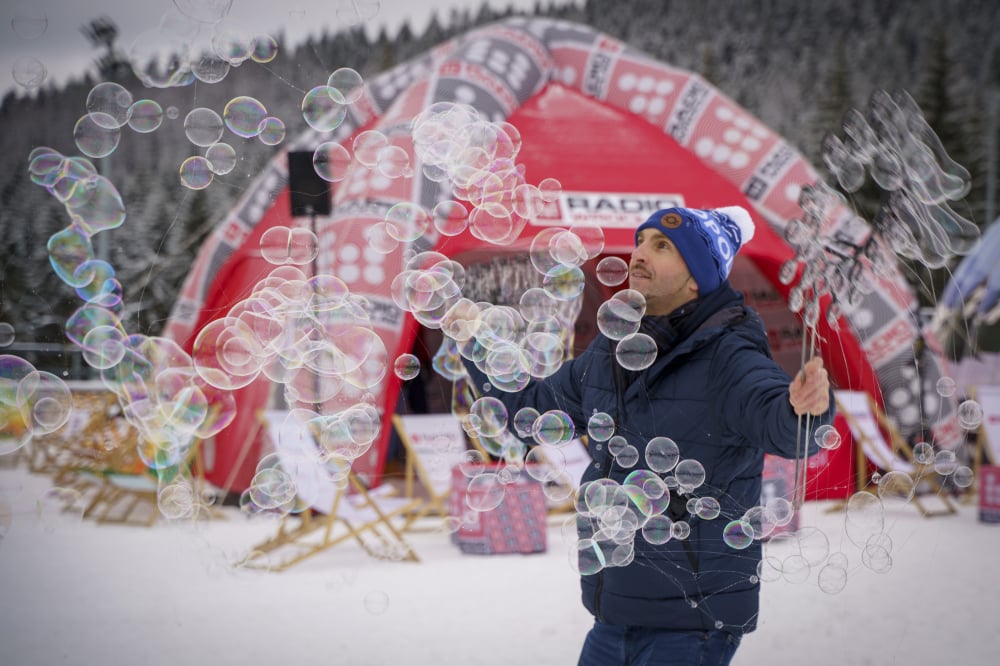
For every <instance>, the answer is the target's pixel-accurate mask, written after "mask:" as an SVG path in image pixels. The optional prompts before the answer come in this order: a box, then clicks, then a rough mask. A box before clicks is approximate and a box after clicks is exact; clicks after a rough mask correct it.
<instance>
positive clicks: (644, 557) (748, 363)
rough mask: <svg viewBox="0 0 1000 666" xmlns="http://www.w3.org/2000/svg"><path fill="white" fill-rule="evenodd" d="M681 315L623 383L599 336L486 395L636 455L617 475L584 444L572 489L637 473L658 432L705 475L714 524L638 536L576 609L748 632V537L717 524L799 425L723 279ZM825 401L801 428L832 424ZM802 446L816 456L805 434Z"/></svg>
mask: <svg viewBox="0 0 1000 666" xmlns="http://www.w3.org/2000/svg"><path fill="white" fill-rule="evenodd" d="M713 315H714V316H713ZM690 317H691V318H692V319H693V321H694V322H695V323H696V324H697V326H696V330H694V331H693V332H691V333H690V334H689V335H688V336H687V337H686V338H684V339H683V340H681V341H680V342H678V343H677V344H676V346H673V348H672V349H670V350H669V351H668V352H666V353H661V354H660V355H659V356H658V358H657V359H656V361H655V362H654V363H653V364H652V365H651V366H649V367H648V368H646V369H645V370H642V371H641V372H639V373H638V374H637V375H636V376H634V378H631V381H630V382H628V381H624V382H623V381H622V375H623V373H622V372H621V369H620V367H619V368H618V369H617V370H616V369H615V368H614V365H615V359H614V356H613V353H614V345H615V342H614V341H611V340H609V339H608V338H606V337H604V336H603V335H598V337H597V338H596V339H595V340H594V341H593V342H592V343H591V344H590V346H589V347H588V348H587V350H586V351H585V352H584V353H583V354H581V355H580V356H579V357H578V358H576V359H574V360H571V361H568V362H566V363H565V364H564V365H563V366H562V367H561V368H560V369H559V370H558V371H557V372H556V373H555V374H553V375H551V376H549V377H547V378H545V379H543V380H540V381H536V382H533V383H532V384H530V385H529V386H528V387H527V388H525V389H524V390H523V391H520V392H518V393H504V392H501V391H496V390H494V391H491V392H490V395H491V396H494V397H497V398H499V399H501V400H502V401H503V403H504V404H505V406H506V407H507V409H508V412H509V413H510V414H511V416H513V414H515V413H516V411H517V410H518V409H520V408H521V407H526V406H530V407H533V408H535V409H537V410H538V411H539V412H545V411H548V410H553V409H559V410H563V411H564V412H566V413H567V414H569V416H570V417H571V418H572V420H573V423H574V424H575V427H576V430H577V432H578V433H585V432H586V428H587V422H588V419H589V418H590V416H591V415H592V414H594V413H595V412H606V413H608V414H610V415H611V416H612V417H613V418H614V421H615V434H616V435H622V436H624V437H625V438H626V439H627V440H628V443H629V444H631V445H632V446H634V447H636V449H638V451H639V462H638V463H637V464H636V465H635V466H634V467H633V468H630V469H622V468H621V466H620V465H618V464H617V463H616V462H615V461H614V458H613V456H610V455H609V454H608V451H607V447H606V446H604V445H602V444H601V443H600V442H594V441H591V442H590V443H589V447H590V454H591V456H592V457H593V458H594V464H593V465H591V466H590V467H588V469H587V471H586V472H585V473H584V476H583V479H582V480H581V483H582V484H585V483H587V482H589V481H594V480H595V479H600V478H603V477H607V478H610V479H613V480H614V481H617V482H618V483H622V482H623V481H624V480H625V477H626V476H627V475H628V474H629V473H630V472H632V471H633V470H635V469H640V468H644V467H645V455H644V452H645V446H646V443H647V442H648V441H649V440H650V439H652V438H653V437H657V436H665V437H670V438H671V439H673V440H674V441H676V442H677V444H678V445H679V447H680V453H681V460H684V459H694V460H697V461H699V462H700V463H701V464H702V465H703V466H704V468H705V471H706V479H705V483H704V485H702V486H701V487H699V488H697V489H696V490H695V491H694V493H693V496H696V497H704V496H711V497H715V498H716V499H718V500H719V502H720V503H721V505H722V513H721V514H720V515H719V517H718V518H715V519H714V520H702V519H699V518H697V517H694V516H687V517H686V518H684V519H685V520H687V521H688V522H689V524H690V526H691V534H690V536H689V538H688V539H686V540H683V541H682V540H677V539H671V540H670V541H668V542H667V543H665V544H662V545H651V544H650V543H648V542H647V541H646V540H645V539H643V538H642V535H641V533H637V534H636V536H635V540H634V548H635V550H634V555H635V556H634V560H633V561H632V562H631V563H630V564H628V565H627V566H623V567H608V568H605V569H603V570H602V571H601V572H599V573H597V574H593V575H583V576H581V585H582V589H583V604H584V606H586V608H587V609H588V610H589V611H590V612H591V613H592V614H593V615H594V616H595V617H596V618H597V619H599V620H601V621H603V622H608V623H611V624H619V625H638V626H646V627H662V628H669V629H675V630H707V629H712V628H723V629H725V630H726V631H729V632H732V633H735V634H742V633H745V632H749V631H753V629H755V628H756V623H757V611H758V596H759V586H760V584H759V582H758V579H757V575H756V574H757V565H758V562H759V561H760V559H761V545H760V542H759V541H757V540H755V541H754V542H753V543H752V544H751V545H750V546H749V547H748V548H746V549H744V550H734V549H733V548H731V547H729V546H728V545H726V543H724V542H723V538H722V535H723V528H724V527H725V525H726V524H727V523H728V522H729V521H730V520H733V519H737V518H740V517H741V516H742V515H743V513H744V511H746V509H748V508H750V507H752V506H754V505H756V504H758V503H759V501H760V493H761V473H762V469H763V464H764V454H765V453H771V454H776V455H779V456H782V457H786V458H794V457H795V455H796V435H797V430H798V425H799V418H798V417H797V416H796V415H795V412H794V411H793V410H792V407H791V405H790V404H789V401H788V385H789V382H790V381H791V379H790V378H789V376H788V375H787V373H785V372H784V371H783V370H782V369H781V368H780V367H778V365H777V364H775V363H774V362H773V361H772V359H771V355H770V349H769V346H768V342H767V336H766V334H765V331H764V327H763V325H762V323H761V321H760V319H759V317H758V315H757V314H756V312H754V311H753V310H752V309H751V308H749V307H746V306H745V305H744V303H743V296H742V294H740V293H738V292H736V291H735V290H733V288H732V287H731V286H730V285H729V283H728V282H724V283H723V284H722V286H721V287H719V288H718V289H716V290H715V291H713V292H711V293H710V294H706V295H705V296H703V297H702V299H701V300H700V301H699V302H698V304H697V306H696V309H695V310H694V312H693V313H692V314H691V315H690ZM465 365H466V367H467V369H468V370H469V372H470V374H471V375H472V378H473V380H474V381H475V382H476V383H477V384H478V385H480V386H482V385H483V382H486V381H488V378H487V377H486V375H484V374H483V373H482V372H481V371H480V370H478V369H477V368H476V367H475V365H474V364H473V363H471V362H469V361H466V362H465ZM626 383H627V384H628V385H627V386H622V385H623V384H626ZM830 404H831V408H830V410H829V412H828V413H827V414H825V415H824V416H822V417H820V418H814V419H813V420H812V422H813V428H814V429H815V427H817V426H819V425H821V424H824V423H831V422H832V420H833V400H832V399H831V401H830ZM806 441H807V442H808V443H809V453H810V454H812V453H815V452H816V451H817V450H818V449H817V447H816V445H815V444H814V443H813V437H812V436H811V433H810V434H809V435H808V436H807V437H806ZM681 506H683V504H681ZM720 623H721V624H720Z"/></svg>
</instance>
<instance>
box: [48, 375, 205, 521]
mask: <svg viewBox="0 0 1000 666" xmlns="http://www.w3.org/2000/svg"><path fill="white" fill-rule="evenodd" d="M39 439H40V441H39V442H33V443H36V444H38V446H37V448H35V449H34V450H33V452H32V461H33V462H32V468H33V469H34V470H35V471H37V472H42V473H51V474H52V482H53V485H55V486H57V487H62V488H71V489H73V490H76V491H77V492H78V493H80V496H81V497H82V502H83V505H84V507H85V508H84V510H83V517H84V518H85V519H87V518H89V519H93V520H94V521H96V522H98V523H113V524H124V525H137V526H144V527H149V526H152V525H153V524H154V523H155V522H156V521H157V520H158V519H159V517H160V510H159V491H160V479H159V477H160V475H161V474H164V473H165V472H159V473H158V472H153V471H152V470H150V469H148V468H147V466H146V464H145V463H144V462H143V460H142V458H141V457H140V456H139V453H138V450H137V447H138V444H139V433H138V431H137V430H136V429H135V428H134V427H133V426H132V425H131V424H130V423H129V422H128V421H127V420H126V419H125V418H124V416H123V414H122V410H121V408H120V405H119V403H118V398H117V396H116V395H115V394H114V393H112V392H111V391H108V390H103V391H86V392H74V394H73V411H72V412H71V414H70V420H69V421H68V422H67V423H66V425H65V426H64V427H63V428H62V429H60V430H58V431H56V432H54V433H51V434H49V435H46V436H45V437H43V438H39ZM200 456H201V447H200V442H199V441H195V442H193V443H192V444H191V445H190V447H189V449H188V452H187V454H186V456H185V458H184V460H183V461H182V462H181V463H180V464H179V465H178V466H177V469H176V470H174V471H173V473H175V474H176V473H180V474H184V475H185V476H187V477H189V478H190V485H191V493H192V495H193V502H194V506H195V508H196V511H197V513H196V517H198V518H205V517H220V516H221V515H222V514H220V513H218V511H216V510H214V509H211V508H210V507H206V508H205V510H202V507H201V494H202V490H203V489H204V486H205V480H204V472H203V465H202V464H201V459H200Z"/></svg>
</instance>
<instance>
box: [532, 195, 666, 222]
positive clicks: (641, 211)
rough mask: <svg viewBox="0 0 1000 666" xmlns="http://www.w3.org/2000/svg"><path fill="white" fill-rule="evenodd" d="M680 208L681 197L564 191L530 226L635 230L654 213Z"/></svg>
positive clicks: (546, 205) (546, 206)
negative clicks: (578, 226)
mask: <svg viewBox="0 0 1000 666" xmlns="http://www.w3.org/2000/svg"><path fill="white" fill-rule="evenodd" d="M683 205H684V195H682V194H644V193H640V192H567V191H565V190H564V191H562V192H561V193H560V195H559V200H558V201H554V202H552V203H548V204H545V207H544V208H543V209H542V211H541V213H539V214H538V216H537V217H536V218H535V219H533V220H531V223H532V224H533V225H534V226H538V227H557V226H572V225H575V224H580V225H587V226H598V227H601V228H603V229H635V228H636V227H637V226H639V225H640V224H642V223H643V222H645V221H646V218H648V217H649V216H650V215H651V214H653V213H655V212H656V211H658V210H661V209H663V208H673V207H674V206H683Z"/></svg>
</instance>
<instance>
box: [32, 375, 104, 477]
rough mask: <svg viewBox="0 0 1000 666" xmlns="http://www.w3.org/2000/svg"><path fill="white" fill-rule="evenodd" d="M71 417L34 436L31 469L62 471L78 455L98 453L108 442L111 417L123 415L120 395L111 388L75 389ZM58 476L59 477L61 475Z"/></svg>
mask: <svg viewBox="0 0 1000 666" xmlns="http://www.w3.org/2000/svg"><path fill="white" fill-rule="evenodd" d="M71 396H72V400H73V407H72V409H71V410H70V414H69V419H68V420H67V421H66V423H65V424H63V426H62V427H61V428H58V429H57V430H55V431H53V432H50V433H46V434H44V435H37V436H34V437H32V438H31V442H30V443H29V445H28V447H29V449H30V450H29V452H28V469H29V470H30V471H31V472H33V473H35V474H50V475H58V474H59V473H60V471H62V470H63V469H64V468H65V467H66V466H67V465H68V464H70V463H72V462H74V461H75V460H76V459H78V458H82V459H83V462H84V463H85V462H86V459H87V458H89V457H91V456H93V455H96V454H97V453H98V452H99V451H100V450H101V449H103V448H106V446H107V441H106V439H107V435H109V434H114V433H109V432H108V423H109V421H111V420H113V419H115V418H117V417H119V416H121V408H120V406H119V404H118V396H116V395H115V394H114V393H112V392H111V391H109V390H107V389H102V390H74V391H72V392H71ZM57 480H58V479H57Z"/></svg>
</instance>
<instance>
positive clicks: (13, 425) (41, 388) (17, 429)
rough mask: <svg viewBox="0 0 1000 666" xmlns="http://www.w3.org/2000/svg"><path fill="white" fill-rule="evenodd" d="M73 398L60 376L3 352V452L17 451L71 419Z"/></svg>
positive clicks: (0, 386) (0, 431)
mask: <svg viewBox="0 0 1000 666" xmlns="http://www.w3.org/2000/svg"><path fill="white" fill-rule="evenodd" d="M72 407H73V398H72V394H71V393H70V390H69V387H68V386H67V385H66V382H64V381H63V380H62V379H60V378H59V377H58V376H57V375H54V374H52V373H50V372H45V371H44V370H38V369H36V368H35V366H34V365H32V364H31V363H29V362H28V361H26V360H24V359H22V358H20V357H18V356H12V355H10V354H0V455H3V454H8V453H13V452H15V451H17V450H19V449H20V448H22V447H23V446H24V445H25V444H27V443H28V442H29V441H31V439H32V437H38V436H41V435H45V434H48V433H52V432H55V431H56V430H58V429H59V428H61V427H62V426H63V425H65V423H66V422H67V421H68V420H69V416H70V411H71V409H72Z"/></svg>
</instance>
